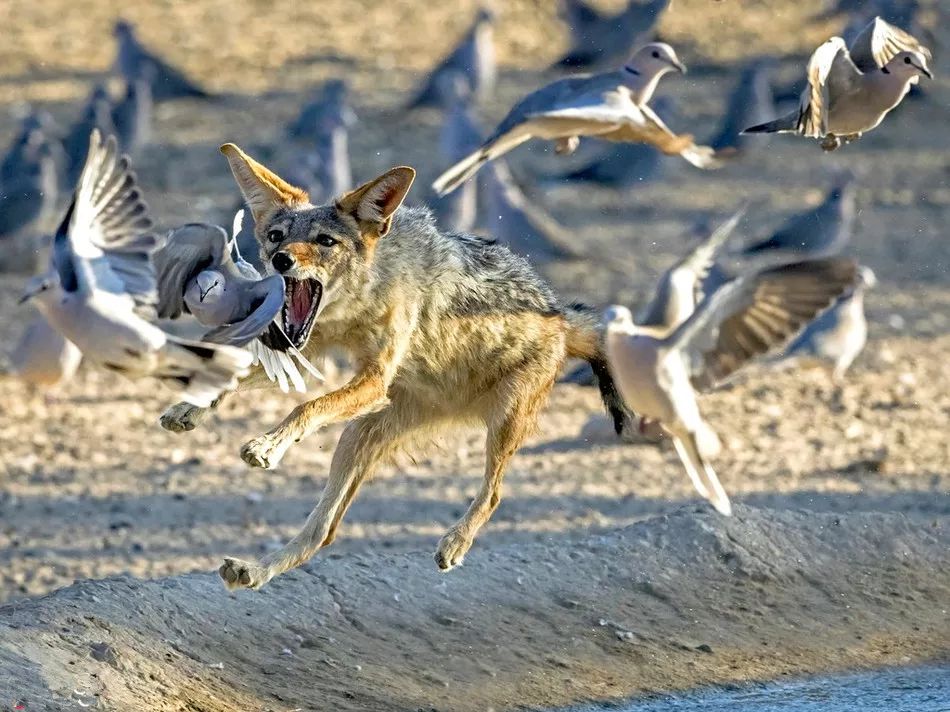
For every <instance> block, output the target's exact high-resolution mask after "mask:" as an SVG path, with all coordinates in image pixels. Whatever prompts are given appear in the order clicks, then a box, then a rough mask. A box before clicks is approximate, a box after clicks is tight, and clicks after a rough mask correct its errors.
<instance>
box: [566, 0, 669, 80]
mask: <svg viewBox="0 0 950 712" xmlns="http://www.w3.org/2000/svg"><path fill="white" fill-rule="evenodd" d="M670 2H671V0H648V2H646V3H641V2H638V0H629V2H628V3H627V6H626V8H624V9H623V10H622V11H621V12H620V13H619V14H616V15H607V14H603V13H599V12H597V11H595V10H594V9H593V8H592V7H590V6H589V5H587V4H581V3H578V2H577V0H571V1H569V2H567V3H566V8H565V13H564V19H565V20H566V21H567V24H568V27H569V28H570V30H571V40H572V44H571V48H570V49H569V50H568V51H567V53H566V54H565V55H564V56H563V57H561V58H560V59H559V60H558V61H557V62H556V63H555V66H560V67H578V68H592V67H596V66H605V65H609V64H611V63H613V62H619V61H621V60H622V59H624V58H625V57H626V56H627V55H628V54H629V53H630V50H631V49H632V48H633V47H636V46H637V45H638V44H640V43H641V42H646V41H649V40H651V39H653V37H651V36H650V35H651V33H653V32H654V30H655V28H656V25H657V23H658V22H659V20H660V17H661V16H662V14H663V12H664V11H665V10H666V9H667V7H668V6H669V5H670Z"/></svg>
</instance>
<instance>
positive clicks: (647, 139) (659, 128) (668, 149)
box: [598, 102, 722, 168]
mask: <svg viewBox="0 0 950 712" xmlns="http://www.w3.org/2000/svg"><path fill="white" fill-rule="evenodd" d="M624 108H625V109H626V111H625V116H626V120H625V121H622V122H620V123H619V124H618V126H617V128H615V129H614V130H613V131H610V132H608V133H602V134H600V135H599V136H598V138H602V139H604V140H607V141H626V142H638V143H646V144H649V145H651V146H654V147H656V148H657V149H658V150H660V151H662V152H663V153H665V154H666V155H668V156H681V157H682V158H684V159H686V160H687V161H688V162H689V163H691V164H693V165H694V166H696V167H697V168H718V167H720V166H721V165H722V161H721V160H720V159H719V158H717V156H716V152H715V151H714V150H713V149H712V148H710V147H709V146H700V145H697V144H696V142H695V141H694V140H693V137H692V136H690V135H689V134H675V133H673V132H672V131H671V130H670V129H669V127H668V126H667V125H666V124H665V123H663V119H661V118H660V117H659V116H657V115H656V112H654V111H653V109H651V108H650V107H649V106H646V105H643V106H637V105H636V104H633V103H632V102H630V104H629V106H624Z"/></svg>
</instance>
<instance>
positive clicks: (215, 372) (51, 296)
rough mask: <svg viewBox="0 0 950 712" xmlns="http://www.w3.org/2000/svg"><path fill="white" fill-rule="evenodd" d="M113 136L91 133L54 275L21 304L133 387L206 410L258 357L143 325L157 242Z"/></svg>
mask: <svg viewBox="0 0 950 712" xmlns="http://www.w3.org/2000/svg"><path fill="white" fill-rule="evenodd" d="M151 227H152V221H151V219H150V218H149V216H148V210H147V208H146V206H145V203H144V202H143V201H142V198H141V193H140V191H139V189H138V187H137V185H136V182H135V175H134V174H133V173H132V171H131V169H130V167H129V161H128V158H127V157H125V156H122V157H120V156H119V153H118V146H117V144H116V140H115V137H114V136H110V137H109V138H108V139H107V140H106V141H105V143H104V144H103V142H102V139H101V137H100V135H99V132H98V131H96V130H94V131H93V132H92V135H91V136H90V140H89V157H88V159H87V161H86V165H85V167H84V168H83V171H82V175H81V177H80V181H79V184H78V185H77V187H76V192H75V194H74V195H73V200H72V202H71V204H70V206H69V209H68V210H67V211H66V215H65V217H64V219H63V222H62V223H61V225H60V227H59V229H58V230H57V232H56V235H55V237H54V241H53V249H52V255H51V259H50V268H49V271H48V272H47V273H46V274H42V275H38V276H37V277H34V278H33V279H32V280H31V281H30V282H29V284H28V285H27V289H26V291H25V293H24V295H23V298H22V299H21V302H25V301H27V300H32V301H33V302H34V303H35V304H36V305H37V308H38V309H39V310H40V312H41V313H42V314H43V316H45V317H46V319H47V320H48V321H49V323H50V324H51V325H52V326H53V327H54V328H55V329H56V330H57V331H59V332H60V333H61V334H62V335H63V336H65V337H66V338H67V339H69V340H70V341H72V342H73V343H74V344H75V345H76V346H77V347H78V348H79V350H80V351H81V352H82V354H83V356H84V357H85V358H88V359H89V360H90V361H92V362H95V363H97V364H99V365H101V366H103V367H105V368H107V369H109V370H111V371H114V372H117V373H122V374H125V375H127V376H129V377H131V378H139V377H146V376H153V377H156V378H159V379H162V380H164V381H165V382H166V383H169V384H171V385H173V386H174V387H175V388H176V389H178V390H180V391H182V398H183V399H184V400H186V401H188V402H189V403H192V404H194V405H196V406H199V407H208V406H210V405H211V403H212V402H213V401H214V400H215V399H217V398H218V397H219V396H220V394H221V393H222V392H223V391H224V390H227V389H233V388H234V387H236V385H237V378H238V377H240V376H242V375H244V373H246V371H247V368H248V366H249V365H250V363H251V360H252V356H251V354H250V353H248V352H247V351H244V350H242V349H237V348H234V347H230V346H220V345H216V344H207V343H199V342H193V341H186V340H184V339H178V338H176V337H173V336H171V335H169V334H167V333H165V332H164V331H162V330H161V329H159V328H158V327H157V326H155V325H154V324H152V323H150V322H149V321H147V320H146V319H145V318H144V316H143V315H147V316H149V317H153V318H154V316H155V304H156V301H157V295H156V290H155V270H154V265H153V263H152V259H151V253H152V252H153V251H154V250H155V249H156V248H157V247H158V246H159V240H158V239H157V238H156V237H155V235H154V234H152V233H151V232H150V230H151Z"/></svg>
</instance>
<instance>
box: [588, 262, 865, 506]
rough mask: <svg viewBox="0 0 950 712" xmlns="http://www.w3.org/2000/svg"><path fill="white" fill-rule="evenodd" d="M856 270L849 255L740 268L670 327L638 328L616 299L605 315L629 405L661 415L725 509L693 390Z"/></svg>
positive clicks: (767, 347)
mask: <svg viewBox="0 0 950 712" xmlns="http://www.w3.org/2000/svg"><path fill="white" fill-rule="evenodd" d="M856 273H857V266H856V265H855V264H854V263H853V262H851V261H848V260H844V259H840V258H837V259H828V260H815V261H809V262H800V263H794V264H789V265H782V266H780V267H774V268H771V269H767V270H762V271H759V272H756V273H752V274H749V275H745V276H743V277H739V278H737V279H735V280H732V281H731V282H728V283H727V284H726V285H724V286H723V287H722V288H720V289H719V290H717V291H716V292H714V293H713V294H711V295H709V296H707V297H705V298H704V299H703V301H701V302H700V303H699V304H698V305H697V307H696V309H695V310H694V311H693V313H692V314H691V315H690V316H689V317H688V318H687V319H686V320H685V321H683V322H682V323H681V324H679V326H676V327H674V328H666V327H659V328H658V327H649V326H637V325H636V324H634V322H633V317H632V315H631V313H630V310H629V309H627V308H626V307H623V306H616V305H615V306H612V307H610V308H609V309H607V311H606V312H605V313H604V318H603V320H604V323H605V324H606V336H605V342H606V351H607V360H608V363H609V366H610V371H611V373H612V374H613V377H614V380H615V382H616V384H617V388H618V390H619V392H620V395H621V396H622V397H623V399H624V402H625V404H626V406H627V407H628V408H629V409H630V410H632V411H633V412H635V413H637V414H638V415H640V416H643V417H645V418H648V419H651V420H657V421H659V422H660V424H661V426H662V427H663V429H664V430H665V431H666V432H667V434H668V435H669V436H670V438H671V439H672V441H673V445H674V447H675V449H676V452H677V455H678V456H679V458H680V460H681V461H682V463H683V466H684V468H685V469H686V472H687V474H688V475H689V478H690V480H691V481H692V483H693V486H694V487H695V488H696V491H697V492H699V494H700V495H701V496H702V497H704V498H706V499H708V500H709V501H710V503H711V504H712V505H713V506H714V507H715V508H716V510H717V511H719V512H721V513H722V514H724V515H729V514H731V512H732V506H731V504H730V502H729V497H728V495H727V494H726V492H725V490H724V489H723V487H722V484H721V483H720V482H719V478H718V476H717V475H716V472H715V470H714V469H713V468H712V466H711V465H710V464H709V459H710V458H713V457H715V456H716V454H717V453H718V452H719V449H720V443H719V438H718V436H717V435H716V433H715V431H714V430H713V429H712V427H711V426H710V425H709V424H708V423H707V422H706V421H705V419H704V418H703V416H702V413H701V412H700V409H699V403H698V399H697V395H698V392H700V391H702V390H707V389H709V388H712V387H715V386H716V385H718V384H720V383H722V382H723V381H725V380H726V379H727V378H729V377H730V376H731V375H733V374H734V373H735V372H736V371H737V370H738V369H740V368H741V367H742V366H743V365H745V364H746V363H748V362H749V361H750V360H751V359H753V358H755V357H757V356H760V355H763V354H765V353H767V352H769V351H771V350H772V349H775V348H778V347H780V346H781V345H782V344H783V343H784V342H786V341H787V340H788V339H789V338H790V337H791V336H793V335H794V334H795V333H796V332H797V331H799V329H801V328H802V326H804V325H805V324H806V323H807V322H808V321H810V320H811V319H813V318H814V317H815V316H816V315H817V314H819V313H820V312H822V311H823V310H824V309H827V308H828V307H829V306H830V305H831V304H832V303H833V302H834V301H835V299H837V298H838V297H839V296H840V295H841V294H843V293H844V292H845V291H846V290H847V289H849V288H851V287H852V286H853V285H854V283H855V280H856V278H857V277H856Z"/></svg>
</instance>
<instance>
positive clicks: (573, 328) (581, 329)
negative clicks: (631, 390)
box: [565, 304, 633, 435]
mask: <svg viewBox="0 0 950 712" xmlns="http://www.w3.org/2000/svg"><path fill="white" fill-rule="evenodd" d="M565 316H566V318H567V323H568V332H567V356H568V357H569V358H580V359H584V360H585V361H587V363H589V364H590V367H591V370H592V371H593V372H594V379H595V380H596V381H597V389H598V390H599V391H600V399H601V400H602V401H603V403H604V408H605V409H606V410H607V414H608V415H609V416H610V417H611V419H612V420H613V423H614V432H616V433H617V435H622V434H623V433H624V432H627V431H628V430H629V429H630V428H632V427H633V420H632V418H631V413H630V411H629V410H628V409H627V406H626V405H625V404H624V402H623V398H622V397H621V396H620V391H618V390H617V384H616V383H614V379H613V376H612V375H611V374H610V368H609V367H608V365H607V355H606V354H605V353H604V346H603V338H602V336H601V333H600V328H599V321H600V320H599V318H598V315H597V312H596V310H594V309H592V308H591V307H588V306H585V305H583V304H571V305H570V306H569V307H568V309H567V311H566V314H565Z"/></svg>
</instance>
